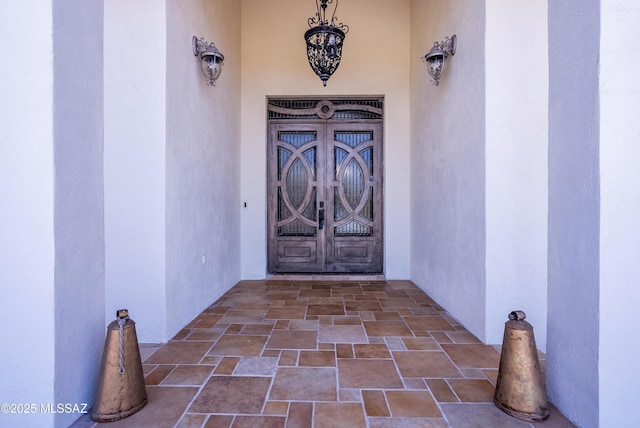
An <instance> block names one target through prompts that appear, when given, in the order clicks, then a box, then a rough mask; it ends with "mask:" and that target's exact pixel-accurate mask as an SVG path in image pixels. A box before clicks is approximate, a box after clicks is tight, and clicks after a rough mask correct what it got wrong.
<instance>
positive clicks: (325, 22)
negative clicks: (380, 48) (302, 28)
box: [304, 0, 349, 86]
mask: <svg viewBox="0 0 640 428" xmlns="http://www.w3.org/2000/svg"><path fill="white" fill-rule="evenodd" d="M333 3H335V6H334V7H333V12H332V14H331V18H330V19H327V13H326V12H327V5H330V4H333ZM316 7H317V9H318V11H317V12H316V14H315V16H313V17H311V18H309V20H308V23H309V27H311V28H309V29H308V30H307V31H306V32H305V33H304V39H305V40H306V42H307V59H308V60H309V65H310V66H311V68H312V69H313V71H314V73H316V74H317V75H318V77H320V80H322V85H323V86H327V80H329V77H331V75H332V74H333V73H334V72H335V71H336V70H337V69H338V66H339V65H340V60H341V59H342V44H343V42H344V38H345V34H347V32H348V31H349V27H348V26H346V25H344V24H343V23H339V24H336V22H337V17H336V9H337V8H338V0H316Z"/></svg>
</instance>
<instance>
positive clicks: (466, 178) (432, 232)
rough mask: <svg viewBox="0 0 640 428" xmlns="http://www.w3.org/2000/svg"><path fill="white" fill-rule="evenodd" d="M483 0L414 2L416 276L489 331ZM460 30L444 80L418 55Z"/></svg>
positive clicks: (473, 326)
mask: <svg viewBox="0 0 640 428" xmlns="http://www.w3.org/2000/svg"><path fill="white" fill-rule="evenodd" d="M484 22H485V5H484V1H475V0H467V1H457V2H442V1H437V0H431V1H425V0H414V1H412V2H411V60H412V61H411V88H412V90H411V119H412V120H411V236H412V240H411V279H412V280H413V281H414V282H415V283H416V284H418V285H419V286H420V287H421V288H423V289H424V290H425V291H426V292H427V293H429V294H430V295H431V296H432V297H433V298H434V299H435V300H436V301H438V302H439V303H440V304H441V305H442V306H444V307H445V308H446V309H447V310H448V311H449V312H450V313H451V314H452V315H453V316H454V317H456V318H457V319H459V320H460V321H461V322H462V323H463V324H464V325H465V326H466V327H467V328H468V329H469V330H470V331H471V332H472V333H474V334H475V335H477V336H478V337H479V338H481V339H485V245H486V241H485V86H484V83H485V80H484V76H485V73H484V67H483V64H484V51H485V43H484V30H485V27H484ZM452 34H456V35H457V38H458V46H457V50H456V54H455V55H454V56H452V57H449V60H448V64H447V70H446V72H445V73H446V74H445V75H444V76H443V77H442V80H441V82H440V85H439V86H432V85H431V82H430V80H429V78H428V76H427V74H426V72H425V70H424V66H423V64H422V62H421V61H420V57H421V56H424V55H425V54H426V53H427V52H428V51H429V49H431V47H432V46H433V43H434V42H435V41H436V40H437V41H442V40H444V37H445V36H449V37H450V36H451V35H452Z"/></svg>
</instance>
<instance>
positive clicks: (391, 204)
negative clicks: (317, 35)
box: [241, 0, 418, 279]
mask: <svg viewBox="0 0 640 428" xmlns="http://www.w3.org/2000/svg"><path fill="white" fill-rule="evenodd" d="M314 13H315V5H314V3H313V2H302V1H299V0H278V1H276V0H268V1H264V0H243V2H242V113H241V117H242V135H241V140H242V152H241V157H242V201H246V202H247V208H244V209H243V210H242V277H243V278H247V279H250V278H264V277H265V275H266V273H267V272H266V254H267V252H266V237H267V232H266V97H267V96H269V95H290V96H298V95H323V96H324V95H384V96H385V122H384V142H383V145H384V163H385V170H384V180H385V183H384V186H385V187H384V193H385V202H384V203H385V213H384V228H385V237H384V239H385V244H384V248H385V273H386V275H387V278H407V277H408V276H409V197H410V194H409V170H408V168H407V166H408V165H409V114H408V106H409V65H410V62H411V61H418V59H417V58H410V56H409V0H403V1H393V2H389V1H382V0H350V1H348V2H346V1H345V2H340V6H339V8H338V11H337V16H338V18H339V20H340V21H341V22H344V23H345V24H347V25H349V27H350V31H349V33H348V34H347V36H346V39H345V45H344V49H343V59H342V62H341V63H340V67H339V68H338V70H337V71H336V73H335V74H334V75H333V76H332V77H331V78H330V79H329V82H328V84H327V86H326V87H323V86H322V83H321V81H320V79H319V78H318V77H317V76H316V75H315V74H314V73H313V71H312V70H311V68H310V67H309V64H308V62H307V57H306V50H305V42H304V37H303V35H304V32H305V31H306V30H307V29H308V28H309V27H308V25H307V19H308V18H309V17H311V16H313V14H314ZM281 23H286V25H279V24H281ZM380 29H384V30H385V31H384V37H377V36H375V35H376V34H378V33H379V30H380Z"/></svg>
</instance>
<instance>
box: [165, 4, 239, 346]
mask: <svg viewBox="0 0 640 428" xmlns="http://www.w3.org/2000/svg"><path fill="white" fill-rule="evenodd" d="M194 35H195V36H197V37H204V39H205V40H207V41H208V42H214V43H215V44H216V47H217V48H218V49H219V50H220V51H221V52H222V54H223V55H224V56H225V61H224V67H223V70H222V74H221V75H220V78H219V79H218V83H217V85H216V86H215V87H212V86H207V84H206V82H205V79H204V75H203V74H202V72H201V68H200V60H199V58H196V57H195V56H194V55H193V52H192V50H191V38H192V36H194ZM166 104H167V172H166V180H167V181H166V184H167V190H166V195H167V202H166V210H167V211H166V215H167V218H166V224H167V226H166V230H167V305H166V306H167V331H168V337H171V336H173V335H174V334H175V333H176V332H178V331H179V330H180V329H181V328H182V327H184V326H185V325H186V324H188V323H189V322H190V321H191V320H192V319H193V318H195V317H196V316H197V315H198V314H199V313H200V312H202V310H204V309H205V308H206V307H207V306H209V305H210V304H211V303H213V302H214V301H215V300H217V299H218V298H219V297H220V296H221V295H222V294H224V292H225V291H227V290H228V289H229V288H230V287H232V286H233V285H235V284H236V282H237V281H238V280H239V279H240V218H239V213H240V207H241V203H240V2H236V1H228V0H215V1H209V0H190V1H184V0H169V1H168V2H167V100H166ZM203 257H204V263H203V261H202V259H203Z"/></svg>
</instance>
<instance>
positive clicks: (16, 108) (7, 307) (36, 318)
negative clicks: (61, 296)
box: [0, 2, 55, 427]
mask: <svg viewBox="0 0 640 428" xmlns="http://www.w3.org/2000/svg"><path fill="white" fill-rule="evenodd" d="M52 25H53V7H52V4H51V3H48V4H41V5H40V6H39V7H30V8H27V7H24V4H22V3H19V2H2V3H0V47H1V48H2V52H4V55H7V57H6V58H11V62H10V63H6V64H5V66H3V67H1V68H0V120H1V121H2V124H1V125H0V201H1V202H0V204H1V206H2V208H1V209H0V284H2V285H1V287H2V295H3V298H2V302H3V312H4V317H5V319H6V320H8V322H13V324H14V326H13V327H11V328H3V329H2V334H1V335H0V355H2V364H0V378H1V379H2V402H3V403H4V402H7V403H24V402H36V403H49V402H53V399H54V390H53V376H54V357H55V353H54V343H55V342H54V341H55V332H54V326H55V315H54V307H55V306H54V244H55V243H54V225H53V220H54V219H53V209H54V200H53V196H54V194H53V188H54V170H53V165H54V160H53V37H52V33H53V28H52ZM34 48H36V49H37V52H38V54H37V55H34ZM34 296H37V299H34ZM9 320H11V321H9ZM2 424H3V425H7V426H14V427H21V426H50V425H52V424H53V415H49V414H42V413H39V414H36V415H33V416H29V417H27V418H25V417H24V416H23V415H4V414H3V415H2Z"/></svg>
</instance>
